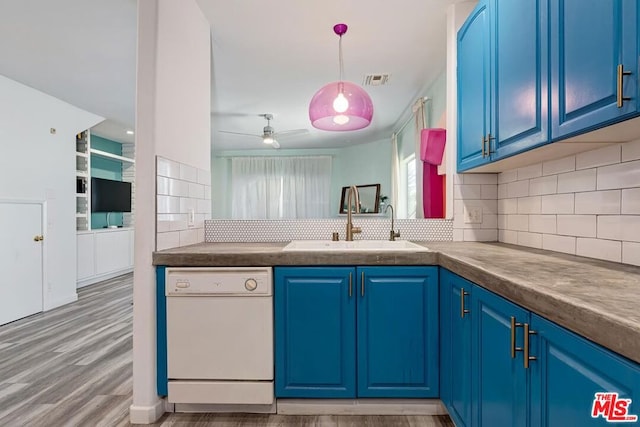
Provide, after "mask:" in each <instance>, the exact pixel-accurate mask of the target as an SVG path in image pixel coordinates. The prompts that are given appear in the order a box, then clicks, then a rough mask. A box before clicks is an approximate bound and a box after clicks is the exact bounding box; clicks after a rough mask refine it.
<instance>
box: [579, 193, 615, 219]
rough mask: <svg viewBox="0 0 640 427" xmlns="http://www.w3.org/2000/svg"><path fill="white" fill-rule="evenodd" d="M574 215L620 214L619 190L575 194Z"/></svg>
mask: <svg viewBox="0 0 640 427" xmlns="http://www.w3.org/2000/svg"><path fill="white" fill-rule="evenodd" d="M575 213H576V214H618V213H620V190H609V191H590V192H588V193H576V210H575Z"/></svg>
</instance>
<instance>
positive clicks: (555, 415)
mask: <svg viewBox="0 0 640 427" xmlns="http://www.w3.org/2000/svg"><path fill="white" fill-rule="evenodd" d="M531 331H532V332H533V333H532V334H531V336H530V340H531V354H530V356H531V357H535V360H531V361H530V362H529V366H530V370H531V424H530V425H532V426H544V427H555V426H557V427H564V426H585V427H588V426H603V425H609V424H611V423H610V422H607V421H606V418H607V416H611V417H612V418H611V420H610V421H613V422H614V424H613V425H640V367H639V366H638V365H637V364H635V363H633V362H630V361H628V360H626V359H625V358H623V357H620V356H618V355H616V354H614V353H612V352H610V351H608V350H606V349H604V348H602V347H600V346H598V345H595V344H593V343H591V342H589V341H588V340H586V339H584V338H582V337H579V336H578V335H576V334H574V333H572V332H569V331H567V330H565V329H563V328H561V327H560V326H558V325H556V324H554V323H552V322H549V321H548V320H546V319H543V318H541V317H540V316H538V315H535V314H532V315H531ZM607 392H610V393H611V392H612V393H617V399H615V400H613V399H612V400H607V399H604V398H603V399H602V400H599V402H598V405H599V406H598V410H597V413H596V416H597V417H596V418H593V417H592V415H593V401H594V399H595V397H596V393H607ZM621 399H631V401H630V404H628V405H626V404H625V405H620V403H621ZM616 401H617V402H618V405H620V406H624V407H625V408H626V414H625V415H622V413H623V412H625V411H622V410H621V409H620V408H616V405H615V402H616ZM618 410H620V411H621V412H618V418H617V421H618V423H616V422H615V421H616V413H615V412H614V411H618ZM633 416H635V419H636V420H637V421H636V422H637V424H635V423H633V422H629V421H630V420H628V421H627V422H624V423H623V422H620V421H623V420H624V418H626V417H632V418H631V419H633ZM621 418H622V419H621Z"/></svg>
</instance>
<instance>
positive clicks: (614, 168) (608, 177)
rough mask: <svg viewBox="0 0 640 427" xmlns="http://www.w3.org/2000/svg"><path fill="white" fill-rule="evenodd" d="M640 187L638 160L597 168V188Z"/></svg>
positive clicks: (639, 165)
mask: <svg viewBox="0 0 640 427" xmlns="http://www.w3.org/2000/svg"><path fill="white" fill-rule="evenodd" d="M632 187H640V161H633V162H627V163H620V164H617V165H611V166H603V167H600V168H598V190H610V189H616V188H632Z"/></svg>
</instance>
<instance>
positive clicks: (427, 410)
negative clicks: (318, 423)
mask: <svg viewBox="0 0 640 427" xmlns="http://www.w3.org/2000/svg"><path fill="white" fill-rule="evenodd" d="M276 404H277V407H278V409H277V410H278V414H284V415H446V414H447V411H446V409H445V408H444V405H443V404H442V401H440V399H278V400H277V403H276Z"/></svg>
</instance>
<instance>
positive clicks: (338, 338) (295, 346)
mask: <svg viewBox="0 0 640 427" xmlns="http://www.w3.org/2000/svg"><path fill="white" fill-rule="evenodd" d="M350 283H351V285H350ZM354 286H355V268H351V267H332V268H315V267H308V268H307V267H304V268H299V267H298V268H296V267H291V268H289V267H278V268H276V269H275V294H274V296H275V352H276V354H275V355H276V371H275V372H276V376H275V383H276V385H275V387H276V396H277V397H316V398H349V397H354V396H355V393H356V376H355V369H356V368H355V363H356V325H355V321H356V318H355V315H356V311H355V304H356V299H355V295H354V292H355V290H354Z"/></svg>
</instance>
